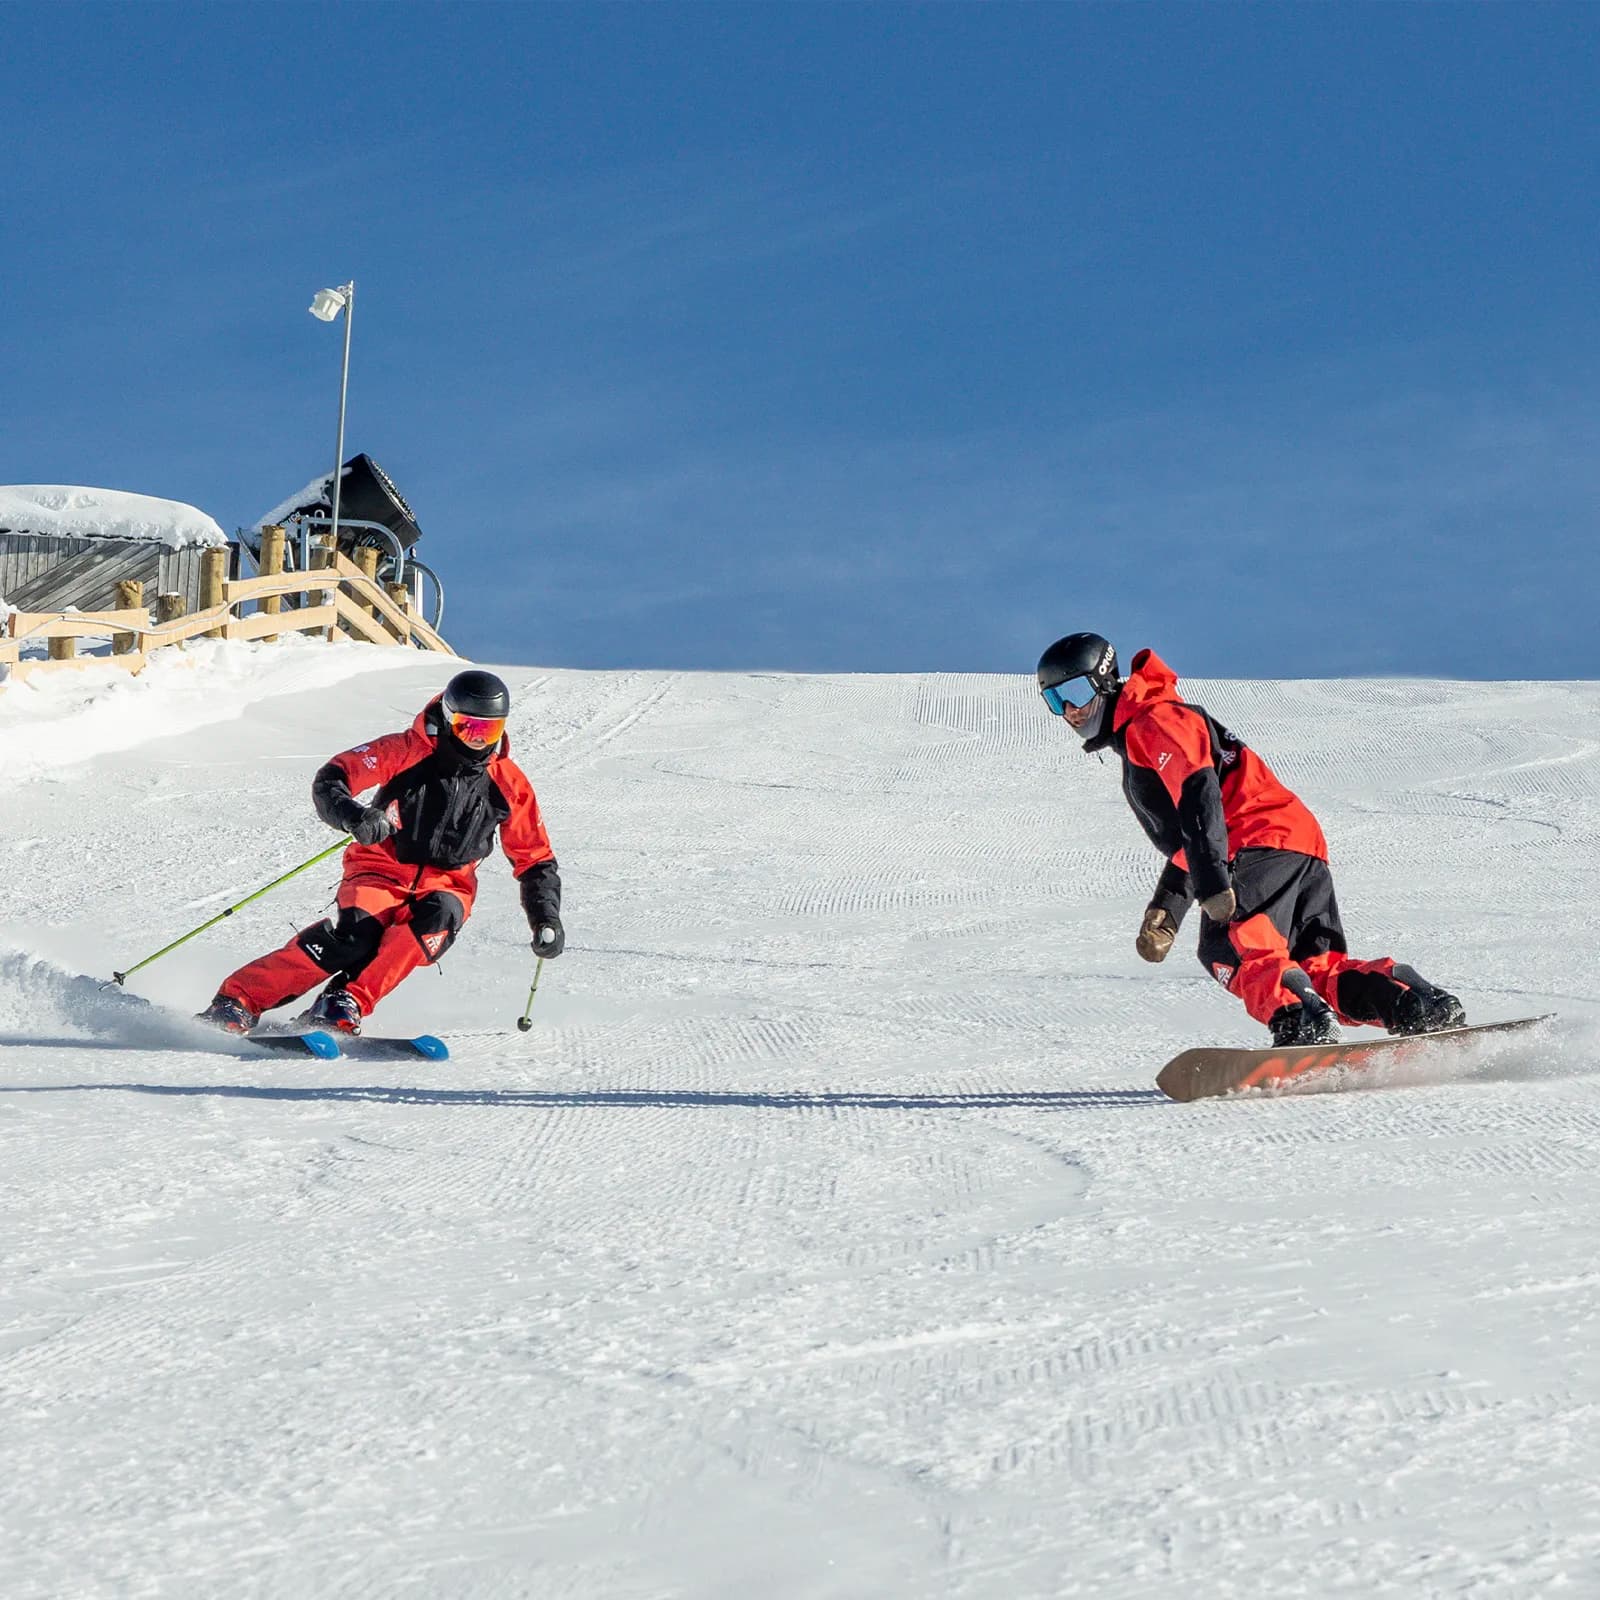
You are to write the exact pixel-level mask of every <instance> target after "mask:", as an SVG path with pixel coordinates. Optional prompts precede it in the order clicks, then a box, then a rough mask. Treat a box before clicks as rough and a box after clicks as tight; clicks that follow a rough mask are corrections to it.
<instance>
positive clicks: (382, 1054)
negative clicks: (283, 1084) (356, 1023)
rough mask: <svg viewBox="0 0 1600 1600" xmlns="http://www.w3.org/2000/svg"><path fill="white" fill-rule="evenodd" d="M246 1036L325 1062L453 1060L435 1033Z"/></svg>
mask: <svg viewBox="0 0 1600 1600" xmlns="http://www.w3.org/2000/svg"><path fill="white" fill-rule="evenodd" d="M244 1037H245V1038H246V1039H248V1040H249V1041H250V1043H251V1044H255V1045H260V1046H261V1047H262V1048H263V1049H264V1050H280V1051H284V1052H286V1053H288V1054H290V1055H308V1056H316V1057H318V1059H320V1060H322V1061H337V1060H339V1059H340V1058H341V1057H343V1056H353V1057H355V1058H357V1059H359V1060H363V1061H403V1060H406V1059H408V1058H415V1057H417V1056H421V1057H422V1058H423V1059H424V1060H427V1061H448V1060H449V1059H450V1048H449V1046H448V1045H446V1044H445V1042H444V1040H443V1039H436V1038H435V1037H434V1036H433V1035H432V1034H431V1033H419V1034H417V1035H415V1036H414V1037H412V1038H409V1039H408V1038H403V1037H395V1038H388V1037H385V1036H383V1035H381V1034H349V1033H339V1034H334V1033H325V1032H324V1031H323V1030H322V1029H320V1028H312V1029H309V1030H307V1031H306V1032H304V1033H248V1034H245V1035H244Z"/></svg>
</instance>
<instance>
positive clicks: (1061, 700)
mask: <svg viewBox="0 0 1600 1600" xmlns="http://www.w3.org/2000/svg"><path fill="white" fill-rule="evenodd" d="M1121 687H1122V679H1121V678H1119V677H1118V676H1117V652H1116V651H1115V650H1113V649H1112V648H1111V643H1110V641H1109V640H1107V639H1104V638H1102V637H1101V636H1100V635H1099V634H1098V633H1069V634H1068V635H1067V636H1066V637H1065V638H1064V639H1057V640H1056V642H1055V643H1054V644H1053V645H1051V646H1050V648H1049V649H1048V650H1046V651H1045V653H1044V654H1043V655H1042V656H1040V657H1039V693H1040V694H1042V695H1043V696H1044V703H1045V704H1046V705H1047V706H1049V708H1050V709H1051V710H1052V711H1053V712H1054V713H1055V714H1056V715H1057V716H1058V717H1065V718H1066V721H1067V723H1068V725H1069V726H1070V727H1071V729H1072V731H1073V732H1074V733H1075V734H1077V736H1078V737H1079V738H1080V739H1082V740H1083V743H1084V748H1085V749H1086V750H1098V749H1101V748H1103V747H1104V745H1105V744H1106V743H1107V741H1108V740H1109V739H1110V737H1111V726H1112V723H1111V716H1110V712H1111V707H1112V705H1113V704H1114V703H1115V701H1116V698H1117V691H1118V690H1119V689H1121Z"/></svg>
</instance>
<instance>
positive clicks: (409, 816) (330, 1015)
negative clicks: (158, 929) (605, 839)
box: [201, 669, 566, 1033]
mask: <svg viewBox="0 0 1600 1600" xmlns="http://www.w3.org/2000/svg"><path fill="white" fill-rule="evenodd" d="M510 710H511V695H510V692H509V691H508V690H507V688H506V686H505V684H504V683H502V682H501V680H500V679H499V678H497V677H496V676H495V675H494V674H493V673H492V672H482V671H479V670H476V669H474V670H471V671H467V672H459V673H457V674H456V676H455V677H453V678H452V679H451V680H450V682H449V683H448V684H446V685H445V689H444V693H443V694H442V695H436V696H435V697H434V698H433V699H432V700H430V701H429V702H428V704H427V705H426V706H424V707H423V708H422V710H421V711H420V712H419V713H418V714H417V717H416V720H415V721H414V722H413V723H412V725H411V727H410V728H409V729H408V730H407V731H405V732H403V733H388V734H384V735H383V736H382V737H381V738H378V739H374V740H373V741H372V742H371V743H370V744H358V745H357V746H356V747H355V749H353V750H346V751H345V752H344V753H343V754H342V755H337V756H335V757H334V758H333V759H332V760H331V761H330V762H328V763H327V765H326V766H324V767H322V768H321V769H320V770H319V771H318V772H317V775H316V777H315V778H314V779H313V780H312V784H311V800H312V804H313V805H314V806H315V807H316V810H317V815H318V816H319V817H321V818H322V820H323V821H324V822H326V823H327V824H328V826H329V827H331V828H338V829H340V830H342V831H343V832H345V833H348V834H349V835H350V837H351V841H352V842H351V844H350V846H349V848H348V849H347V850H346V851H345V853H344V878H343V881H342V882H341V883H340V885H339V894H338V904H339V916H338V920H337V921H334V920H331V919H324V920H323V921H321V922H318V923H314V924H313V925H312V926H311V927H309V928H306V929H304V930H303V931H302V932H300V933H297V934H296V935H295V936H294V938H292V939H291V940H290V941H289V942H288V943H287V944H286V945H284V946H283V948H282V949H281V950H274V951H273V952H272V953H271V954H269V955H264V956H262V957H260V959H258V960H256V961H252V962H250V963H249V964H248V965H246V966H243V967H240V968H239V970H238V971H237V972H235V973H233V974H231V975H230V976H229V977H227V978H225V979H224V980H223V982H222V985H221V987H220V988H219V989H218V990H217V995H216V998H215V999H214V1000H213V1001H212V1002H211V1004H210V1006H208V1007H207V1008H206V1010H205V1011H203V1012H201V1016H202V1018H203V1019H204V1020H206V1021H207V1022H212V1023H215V1024H216V1025H217V1026H219V1027H222V1028H225V1029H227V1031H228V1032H230V1033H248V1032H249V1031H250V1030H251V1029H252V1028H254V1027H255V1025H256V1024H257V1022H258V1021H259V1020H260V1018H261V1015H262V1013H263V1012H267V1011H271V1010H272V1009H273V1008H274V1007H275V1006H281V1005H286V1004H288V1003H289V1002H290V1001H292V1000H298V999H299V998H300V997H301V996H302V995H304V994H307V993H308V992H309V991H310V990H312V989H314V988H315V987H316V986H317V985H318V984H319V983H320V984H324V985H325V987H324V989H323V992H322V994H321V995H320V996H319V997H318V999H317V1000H316V1002H315V1003H314V1004H313V1005H312V1006H311V1008H310V1010H309V1011H307V1012H306V1013H305V1014H304V1016H303V1017H302V1019H301V1020H302V1021H303V1022H304V1023H305V1024H306V1026H307V1027H310V1028H334V1029H337V1030H339V1031H341V1032H343V1033H360V1031H361V1023H362V1019H363V1018H365V1017H367V1016H369V1015H370V1014H371V1012H372V1008H373V1007H374V1006H376V1005H377V1003H378V1002H379V1001H380V1000H381V999H383V997H384V996H385V995H386V994H388V993H389V992H390V991H391V990H392V989H393V988H394V987H395V986H396V985H397V984H398V983H399V982H400V981H401V980H402V979H403V978H405V977H406V976H407V974H409V973H411V972H413V971H415V969H416V968H417V967H419V966H426V965H431V964H432V963H433V962H435V961H437V960H438V959H439V957H440V956H442V955H443V954H444V953H445V951H446V950H448V949H449V948H450V946H451V944H452V943H453V942H454V941H455V938H456V935H457V934H458V933H460V931H461V928H462V925H463V924H464V923H465V922H466V920H467V918H468V916H469V915H470V914H471V912H472V901H473V896H474V895H475V893H476V892H477V872H478V863H479V862H480V861H481V860H482V859H483V858H484V857H485V856H487V855H488V854H489V852H490V850H491V849H493V847H494V840H495V834H496V832H497V831H498V833H499V835H500V845H501V848H502V849H503V850H504V851H505V853H506V857H507V859H508V860H509V861H510V862H511V870H512V871H513V872H514V873H515V874H516V877H517V881H518V882H519V883H520V884H521V886H522V909H523V910H524V912H526V914H527V918H528V925H529V927H530V928H531V929H532V930H533V948H534V951H535V953H536V954H538V955H540V956H543V957H545V958H546V959H549V958H551V957H554V956H558V955H560V954H561V951H562V948H563V947H564V945H565V944H566V934H565V932H564V931H563V929H562V926H561V877H560V874H559V873H558V872H557V870H556V860H555V856H554V854H553V852H552V851H551V849H550V840H549V838H548V836H547V835H546V833H545V829H544V822H543V821H542V819H541V818H540V815H539V803H538V801H537V799H536V798H535V797H534V793H533V788H532V786H531V785H530V784H529V782H528V780H527V777H526V776H525V775H524V774H523V772H522V770H521V768H519V767H518V766H517V764H516V763H515V762H514V761H513V760H512V759H511V755H510V747H509V744H508V742H507V740H506V738H505V726H506V717H507V716H508V714H509V713H510ZM372 789H376V790H377V793H376V795H374V796H373V797H372V801H371V803H370V804H366V803H363V802H362V801H361V800H360V799H358V798H357V796H359V795H361V794H364V793H366V792H367V791H369V790H372Z"/></svg>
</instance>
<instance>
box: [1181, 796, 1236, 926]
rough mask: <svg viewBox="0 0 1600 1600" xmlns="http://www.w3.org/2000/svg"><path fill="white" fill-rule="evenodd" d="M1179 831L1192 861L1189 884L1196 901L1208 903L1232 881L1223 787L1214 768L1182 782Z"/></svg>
mask: <svg viewBox="0 0 1600 1600" xmlns="http://www.w3.org/2000/svg"><path fill="white" fill-rule="evenodd" d="M1178 830H1179V832H1180V833H1182V835H1183V849H1184V853H1185V854H1186V855H1187V856H1188V858H1189V883H1190V886H1191V888H1192V889H1193V891H1194V897H1195V899H1196V900H1208V899H1210V897H1211V896H1212V895H1214V894H1220V893H1221V892H1222V891H1223V890H1224V889H1226V888H1228V886H1229V885H1230V884H1231V883H1232V882H1233V879H1232V877H1231V875H1230V874H1229V872H1228V825H1227V823H1226V822H1225V821H1224V820H1223V815H1222V786H1221V785H1220V784H1219V783H1218V782H1217V774H1216V769H1215V768H1214V767H1201V768H1200V770H1199V771H1198V772H1191V773H1190V774H1189V776H1188V777H1187V778H1185V779H1184V781H1183V790H1182V793H1181V794H1180V796H1179V799H1178Z"/></svg>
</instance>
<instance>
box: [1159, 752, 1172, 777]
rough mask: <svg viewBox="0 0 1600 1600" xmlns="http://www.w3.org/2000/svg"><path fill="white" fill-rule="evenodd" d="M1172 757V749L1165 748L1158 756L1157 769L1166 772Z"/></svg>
mask: <svg viewBox="0 0 1600 1600" xmlns="http://www.w3.org/2000/svg"><path fill="white" fill-rule="evenodd" d="M1171 759H1172V752H1171V751H1170V750H1163V751H1162V752H1161V754H1160V755H1158V756H1157V757H1156V771H1157V772H1165V771H1166V770H1167V763H1168V762H1169V761H1170V760H1171Z"/></svg>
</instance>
